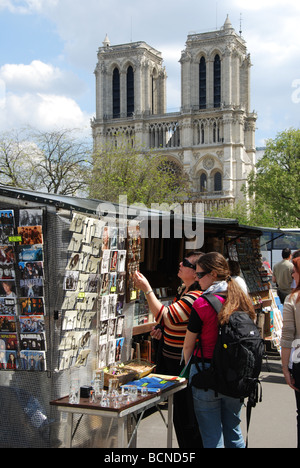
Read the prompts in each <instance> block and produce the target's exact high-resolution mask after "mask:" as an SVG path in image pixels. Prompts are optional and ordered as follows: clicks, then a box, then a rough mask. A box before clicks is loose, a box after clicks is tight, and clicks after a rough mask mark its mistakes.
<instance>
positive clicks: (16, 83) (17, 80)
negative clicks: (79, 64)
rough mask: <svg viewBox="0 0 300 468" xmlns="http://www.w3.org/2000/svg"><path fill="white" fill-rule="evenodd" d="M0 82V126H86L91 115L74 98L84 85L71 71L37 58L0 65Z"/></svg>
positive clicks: (3, 127) (5, 127)
mask: <svg viewBox="0 0 300 468" xmlns="http://www.w3.org/2000/svg"><path fill="white" fill-rule="evenodd" d="M0 84H1V90H2V92H1V102H0V104H1V111H2V118H1V117H0V129H1V130H4V129H5V130H6V129H10V128H16V127H22V126H26V125H31V126H33V127H36V128H40V129H43V130H46V129H51V128H54V127H64V128H65V127H67V128H75V127H76V128H77V127H89V120H90V118H91V116H89V115H87V113H85V112H83V111H82V110H81V109H80V107H79V105H78V104H77V103H76V101H75V99H74V98H75V96H79V95H80V94H81V93H82V91H83V88H84V86H83V84H82V83H81V81H80V80H79V78H78V77H76V75H75V74H73V73H70V72H66V71H63V70H61V69H59V68H58V67H54V66H52V65H50V64H46V63H43V62H41V61H39V60H34V61H33V62H31V64H29V65H24V64H19V65H16V64H6V65H3V66H2V67H1V68H0Z"/></svg>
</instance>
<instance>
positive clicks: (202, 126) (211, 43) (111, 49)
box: [92, 17, 257, 211]
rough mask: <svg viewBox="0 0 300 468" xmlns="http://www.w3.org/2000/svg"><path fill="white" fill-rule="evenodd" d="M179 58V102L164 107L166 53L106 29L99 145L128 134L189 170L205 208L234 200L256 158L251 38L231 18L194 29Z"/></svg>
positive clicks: (96, 123)
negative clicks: (114, 37) (119, 39)
mask: <svg viewBox="0 0 300 468" xmlns="http://www.w3.org/2000/svg"><path fill="white" fill-rule="evenodd" d="M180 64H181V109H180V112H176V113H167V112H166V81H167V75H166V70H165V68H164V65H163V58H162V55H161V53H160V52H158V51H157V50H155V49H154V48H153V47H151V46H149V45H148V44H146V43H145V42H133V43H130V44H122V45H116V46H111V44H110V41H109V39H108V37H107V36H106V38H105V40H104V42H103V47H101V48H99V51H98V63H97V67H96V70H95V75H96V117H95V119H94V120H93V121H92V130H93V138H94V144H95V146H96V147H101V146H102V145H105V144H107V143H108V142H112V143H113V144H114V145H117V144H118V139H119V138H120V135H125V136H126V137H128V138H129V139H132V142H133V143H134V142H136V143H137V144H138V145H139V147H140V146H141V147H143V148H151V149H152V151H157V152H159V153H160V154H163V155H164V156H166V157H167V158H168V159H169V161H170V165H172V167H173V168H174V170H181V171H185V172H186V173H187V174H188V176H189V178H190V180H191V182H192V186H193V197H192V200H193V201H194V202H202V203H203V204H204V206H205V211H207V210H210V209H212V208H216V207H217V208H218V207H219V206H224V205H227V204H234V202H235V201H237V200H239V199H242V198H243V197H244V195H243V194H242V192H241V188H242V186H243V185H244V184H245V183H246V179H247V176H248V174H249V172H250V171H251V170H252V169H253V168H254V165H255V126H256V119H257V116H256V114H255V113H253V112H251V111H250V67H251V61H250V55H249V54H248V52H247V48H246V43H245V41H244V39H243V38H242V37H241V36H240V35H238V34H237V33H236V32H235V30H234V29H233V27H232V25H231V23H230V20H229V18H228V17H227V19H226V21H225V24H224V26H223V27H222V28H221V29H219V30H217V31H212V32H207V33H201V34H191V35H189V36H188V37H187V42H186V48H185V50H183V51H182V54H181V58H180ZM189 201H190V200H189Z"/></svg>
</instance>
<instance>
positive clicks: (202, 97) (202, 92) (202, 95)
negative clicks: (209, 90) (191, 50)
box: [199, 57, 206, 109]
mask: <svg viewBox="0 0 300 468" xmlns="http://www.w3.org/2000/svg"><path fill="white" fill-rule="evenodd" d="M199 108H200V109H206V62H205V58H204V57H202V58H201V60H200V65H199Z"/></svg>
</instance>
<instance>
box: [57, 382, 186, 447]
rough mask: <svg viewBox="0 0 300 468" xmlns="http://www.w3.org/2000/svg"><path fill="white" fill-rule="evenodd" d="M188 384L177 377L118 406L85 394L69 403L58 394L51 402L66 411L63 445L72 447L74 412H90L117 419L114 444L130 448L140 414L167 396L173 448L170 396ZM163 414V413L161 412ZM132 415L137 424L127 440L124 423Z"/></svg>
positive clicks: (169, 435)
mask: <svg viewBox="0 0 300 468" xmlns="http://www.w3.org/2000/svg"><path fill="white" fill-rule="evenodd" d="M186 386H187V381H186V380H184V381H180V382H179V381H176V382H174V385H172V386H171V387H168V388H167V389H165V390H161V391H159V392H157V393H149V394H148V395H147V396H145V397H144V396H143V397H142V396H141V394H140V393H138V397H137V399H136V400H135V401H133V402H131V403H129V404H124V406H121V407H120V408H112V407H105V408H104V407H101V406H100V404H97V403H90V401H89V399H87V398H80V401H79V404H70V403H69V397H68V396H67V397H63V398H59V399H58V400H54V401H51V402H50V405H52V406H56V407H57V409H58V411H61V412H66V413H67V414H68V420H67V433H66V445H67V447H69V448H71V447H72V439H73V415H74V414H81V415H84V414H86V415H93V416H99V417H103V418H113V419H115V420H117V423H118V437H117V440H118V442H117V447H118V448H129V447H132V446H133V445H132V444H133V443H135V436H136V434H137V430H138V427H139V424H140V422H141V420H142V418H143V415H144V413H145V411H146V410H147V409H149V408H152V407H153V406H157V405H158V404H159V403H162V402H164V401H166V400H168V421H167V424H166V425H167V448H172V435H173V396H174V394H175V393H177V392H179V391H180V390H183V389H184V388H186ZM160 414H161V415H162V413H161V412H160ZM132 415H134V416H135V417H136V418H137V416H138V418H137V419H136V425H135V428H134V430H133V432H132V435H131V438H130V440H129V441H128V437H127V424H128V421H129V419H128V418H129V417H130V416H132Z"/></svg>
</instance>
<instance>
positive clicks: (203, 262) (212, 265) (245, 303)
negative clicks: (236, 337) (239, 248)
mask: <svg viewBox="0 0 300 468" xmlns="http://www.w3.org/2000/svg"><path fill="white" fill-rule="evenodd" d="M197 264H198V265H199V266H200V267H201V268H202V269H203V270H204V271H207V272H209V273H210V272H211V271H215V272H216V274H217V280H218V281H227V283H228V289H227V299H226V301H225V303H224V305H223V307H222V310H221V312H220V313H219V322H220V323H221V325H223V324H224V323H226V322H228V321H229V317H230V315H231V314H233V312H236V311H237V310H241V311H243V312H246V313H248V314H249V316H250V317H251V318H252V320H255V318H256V314H255V309H254V306H253V304H252V301H251V298H250V297H249V295H248V294H246V293H244V291H243V290H242V288H241V287H240V286H239V285H238V283H237V282H236V281H235V280H234V279H232V278H231V276H230V270H229V265H228V262H227V261H226V259H225V258H224V257H223V255H221V254H220V253H218V252H210V253H208V254H205V255H203V256H202V257H200V258H199V260H198V261H197Z"/></svg>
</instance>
